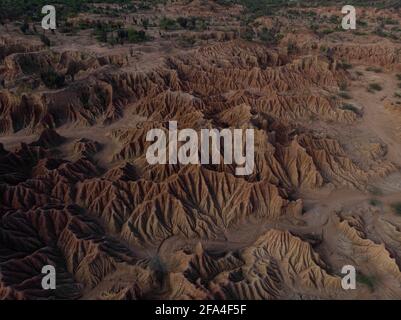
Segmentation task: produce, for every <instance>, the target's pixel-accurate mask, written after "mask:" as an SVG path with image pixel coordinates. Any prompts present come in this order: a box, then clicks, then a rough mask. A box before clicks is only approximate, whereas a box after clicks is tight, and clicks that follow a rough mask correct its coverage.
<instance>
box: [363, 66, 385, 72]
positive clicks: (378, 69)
mask: <svg viewBox="0 0 401 320" xmlns="http://www.w3.org/2000/svg"><path fill="white" fill-rule="evenodd" d="M366 71H372V72H375V73H382V72H383V69H382V68H380V67H367V68H366Z"/></svg>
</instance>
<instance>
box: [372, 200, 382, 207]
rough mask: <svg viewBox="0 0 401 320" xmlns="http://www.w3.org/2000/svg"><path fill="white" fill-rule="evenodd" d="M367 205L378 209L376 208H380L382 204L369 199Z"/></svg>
mask: <svg viewBox="0 0 401 320" xmlns="http://www.w3.org/2000/svg"><path fill="white" fill-rule="evenodd" d="M369 204H370V205H371V206H374V207H378V206H380V205H381V204H382V203H381V201H380V200H377V199H370V200H369Z"/></svg>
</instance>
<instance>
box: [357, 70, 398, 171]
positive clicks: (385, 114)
mask: <svg viewBox="0 0 401 320" xmlns="http://www.w3.org/2000/svg"><path fill="white" fill-rule="evenodd" d="M364 74H365V76H364V79H363V81H362V82H361V83H360V84H358V86H356V87H355V88H352V89H351V90H352V96H353V100H352V102H353V103H355V104H356V105H358V106H362V107H363V112H364V114H363V118H362V121H361V123H360V124H359V125H358V127H360V128H361V129H362V130H364V131H370V132H371V133H374V134H375V135H376V136H377V137H378V138H379V139H380V140H381V141H382V142H383V143H384V144H385V145H386V146H387V147H388V153H387V159H388V160H390V161H391V162H393V163H395V164H397V165H399V166H401V141H400V139H399V137H398V136H397V132H396V128H397V123H396V121H395V120H394V118H393V116H392V115H391V113H390V112H389V111H388V110H386V109H385V107H384V103H385V101H386V100H390V99H391V98H392V97H393V96H394V93H395V92H396V91H397V82H396V78H395V75H394V74H387V73H374V72H367V71H364ZM369 83H379V84H380V85H381V86H382V87H383V90H382V91H379V92H374V93H370V92H368V91H367V87H368V85H369ZM398 125H399V124H398Z"/></svg>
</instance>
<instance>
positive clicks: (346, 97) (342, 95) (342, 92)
mask: <svg viewBox="0 0 401 320" xmlns="http://www.w3.org/2000/svg"><path fill="white" fill-rule="evenodd" d="M338 95H339V96H340V97H341V98H343V99H351V98H352V97H351V95H350V94H349V93H348V92H344V91H341V92H340V93H339V94H338Z"/></svg>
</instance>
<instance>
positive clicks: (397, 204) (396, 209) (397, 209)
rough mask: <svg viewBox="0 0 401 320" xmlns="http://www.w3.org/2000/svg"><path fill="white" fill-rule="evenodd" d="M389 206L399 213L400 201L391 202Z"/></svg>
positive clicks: (400, 209) (400, 212)
mask: <svg viewBox="0 0 401 320" xmlns="http://www.w3.org/2000/svg"><path fill="white" fill-rule="evenodd" d="M391 208H393V210H394V212H395V213H396V214H399V215H401V202H397V203H393V204H392V205H391Z"/></svg>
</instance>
